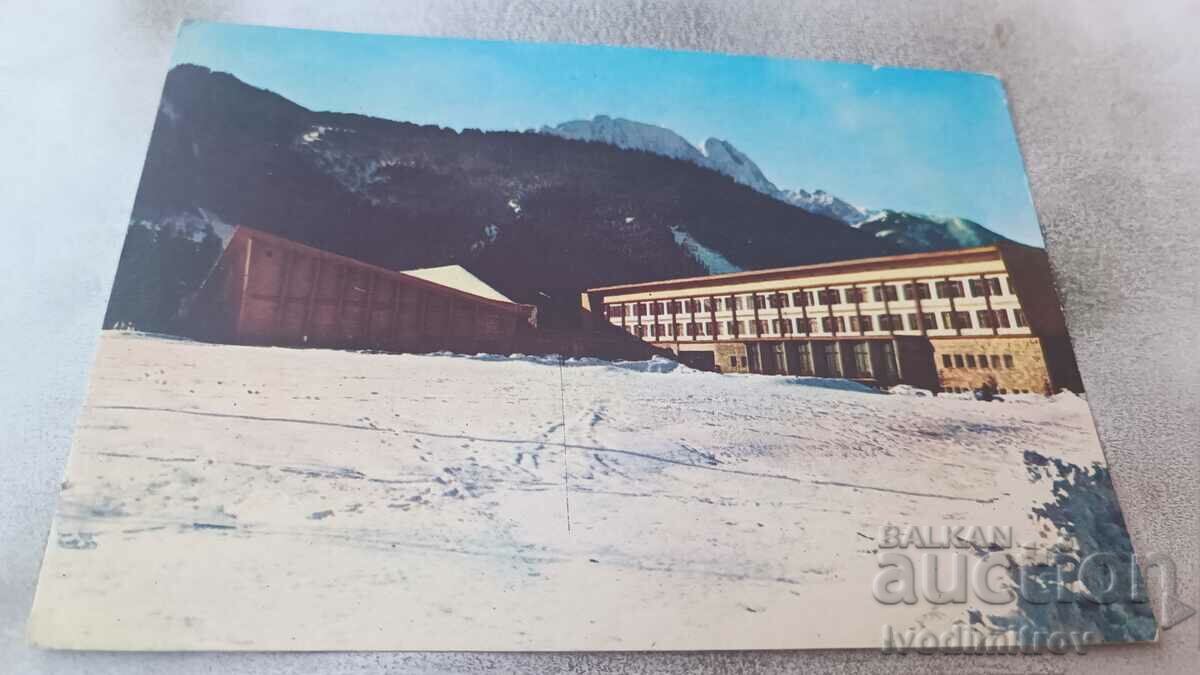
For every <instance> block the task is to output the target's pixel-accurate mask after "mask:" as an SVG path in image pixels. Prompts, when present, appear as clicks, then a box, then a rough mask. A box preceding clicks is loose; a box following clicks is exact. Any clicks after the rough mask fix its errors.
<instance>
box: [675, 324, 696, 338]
mask: <svg viewBox="0 0 1200 675" xmlns="http://www.w3.org/2000/svg"><path fill="white" fill-rule="evenodd" d="M695 325H696V324H694V323H689V324H688V333H687V334H688V335H691V334H692V331H691V328H692V326H695ZM675 336H676V337H682V336H683V324H681V323H677V324H675Z"/></svg>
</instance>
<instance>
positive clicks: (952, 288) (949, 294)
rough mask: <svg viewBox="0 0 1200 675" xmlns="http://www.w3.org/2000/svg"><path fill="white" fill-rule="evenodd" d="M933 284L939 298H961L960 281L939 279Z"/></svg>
mask: <svg viewBox="0 0 1200 675" xmlns="http://www.w3.org/2000/svg"><path fill="white" fill-rule="evenodd" d="M935 285H936V287H937V296H938V297H939V298H961V297H962V295H963V285H962V282H961V281H939V282H937V284H935Z"/></svg>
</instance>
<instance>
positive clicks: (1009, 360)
mask: <svg viewBox="0 0 1200 675" xmlns="http://www.w3.org/2000/svg"><path fill="white" fill-rule="evenodd" d="M1004 367H1005V368H1012V367H1013V356H1012V354H1005V355H1004Z"/></svg>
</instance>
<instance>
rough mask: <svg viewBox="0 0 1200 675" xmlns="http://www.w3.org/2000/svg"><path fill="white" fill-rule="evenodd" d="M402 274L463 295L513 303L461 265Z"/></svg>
mask: <svg viewBox="0 0 1200 675" xmlns="http://www.w3.org/2000/svg"><path fill="white" fill-rule="evenodd" d="M400 273H401V274H407V275H409V276H411V277H416V278H418V279H423V280H425V281H428V282H431V283H435V284H439V285H442V286H447V287H449V288H453V289H455V290H458V291H462V292H463V293H470V294H471V295H478V296H479V297H481V298H487V299H488V300H498V301H500V302H512V300H511V299H509V298H507V297H505V296H504V295H503V294H502V293H500V291H497V290H496V289H494V288H492V287H491V286H488V285H487V284H485V283H484V282H483V280H481V279H480V278H479V277H477V276H475V275H474V274H471V273H470V272H468V271H467V270H466V269H464V268H463V267H462V266H461V265H442V266H441V267H423V268H421V269H416V270H401V271H400Z"/></svg>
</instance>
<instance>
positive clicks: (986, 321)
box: [975, 309, 995, 328]
mask: <svg viewBox="0 0 1200 675" xmlns="http://www.w3.org/2000/svg"><path fill="white" fill-rule="evenodd" d="M975 318H976V319H977V320H978V321H979V327H980V328H992V326H993V323H994V322H993V319H994V318H995V317H993V316H992V313H991V312H989V311H987V310H986V309H981V310H978V311H976V312H975Z"/></svg>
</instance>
